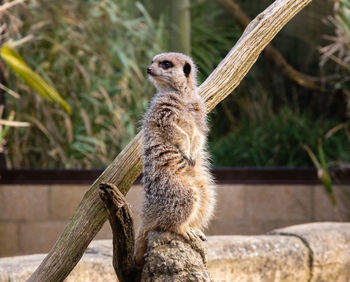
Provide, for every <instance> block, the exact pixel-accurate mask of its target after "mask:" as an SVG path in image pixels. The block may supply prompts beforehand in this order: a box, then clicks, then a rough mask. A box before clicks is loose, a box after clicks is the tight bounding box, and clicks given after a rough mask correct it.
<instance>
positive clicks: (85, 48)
mask: <svg viewBox="0 0 350 282" xmlns="http://www.w3.org/2000/svg"><path fill="white" fill-rule="evenodd" d="M6 23H7V34H8V38H3V39H2V40H3V41H5V40H8V39H9V38H14V39H16V38H23V37H24V36H26V35H28V34H31V35H32V36H33V38H34V39H32V40H31V41H29V42H27V43H26V44H23V45H21V48H20V50H19V51H20V53H21V54H23V57H24V60H25V61H26V62H27V63H28V65H29V66H30V67H32V68H33V69H34V70H35V71H36V72H37V73H39V74H40V75H41V76H42V77H43V78H44V79H45V80H46V81H48V82H49V83H50V84H52V85H55V87H56V89H57V90H58V92H59V93H61V95H62V97H63V98H64V99H65V100H66V101H68V103H69V105H70V106H71V111H72V115H71V116H69V115H67V114H66V113H65V112H64V111H62V110H61V109H60V108H58V107H56V106H53V105H51V104H49V103H47V102H46V101H44V100H42V99H41V98H40V97H37V96H35V95H27V94H31V92H32V91H31V89H29V88H28V87H26V86H25V85H23V84H21V83H20V82H19V81H18V80H17V79H16V77H15V76H13V75H11V74H10V73H8V74H7V76H6V77H7V82H8V86H9V88H11V89H13V90H15V91H16V92H18V93H20V94H21V96H23V97H22V98H21V99H20V101H16V100H14V99H8V101H7V107H8V108H11V109H15V110H16V112H17V113H18V114H17V116H18V118H20V119H21V120H26V121H29V122H31V124H32V125H33V126H32V127H31V128H30V129H19V130H16V131H13V132H12V133H11V134H10V136H9V142H8V143H7V160H8V165H9V167H44V168H45V167H67V168H69V167H76V168H78V167H101V166H105V165H107V164H108V163H109V162H111V160H112V159H113V158H114V157H115V156H116V155H117V153H118V152H119V151H120V150H121V149H122V148H123V147H124V146H125V145H126V144H127V143H128V142H129V140H130V139H131V138H132V137H133V136H134V135H135V132H136V130H137V128H138V121H139V120H140V118H141V116H142V113H143V112H144V111H145V109H146V107H147V104H148V100H149V98H150V96H151V95H152V94H153V91H154V90H153V88H152V86H151V84H150V83H148V82H147V77H146V75H145V71H144V69H145V67H146V65H147V64H148V63H149V62H150V60H151V58H152V57H153V55H154V54H155V53H158V52H161V51H162V50H163V49H162V44H163V42H162V38H163V36H162V34H163V31H164V28H163V23H162V21H161V20H160V21H159V22H154V21H153V20H152V18H151V17H150V16H149V15H148V13H147V11H146V10H145V9H144V7H143V6H142V5H141V4H140V3H138V2H136V3H135V2H131V1H125V0H124V1H113V0H106V1H97V0H96V1H74V2H71V1H50V2H47V1H30V2H28V3H26V4H25V5H23V6H17V7H16V8H12V10H11V16H8V17H7V18H6ZM23 94H26V95H23ZM24 97H25V98H24ZM18 152H21V153H20V154H19V153H18Z"/></svg>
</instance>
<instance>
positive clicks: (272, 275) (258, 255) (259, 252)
mask: <svg viewBox="0 0 350 282" xmlns="http://www.w3.org/2000/svg"><path fill="white" fill-rule="evenodd" d="M208 258H209V262H208V269H209V271H210V274H211V275H212V277H213V279H214V281H232V282H233V281H253V282H254V281H266V282H270V281H291V282H292V281H293V282H295V281H308V278H309V275H310V272H309V267H308V250H307V248H306V247H305V246H304V245H303V243H302V242H301V241H300V240H299V239H298V238H293V237H287V236H211V237H209V239H208Z"/></svg>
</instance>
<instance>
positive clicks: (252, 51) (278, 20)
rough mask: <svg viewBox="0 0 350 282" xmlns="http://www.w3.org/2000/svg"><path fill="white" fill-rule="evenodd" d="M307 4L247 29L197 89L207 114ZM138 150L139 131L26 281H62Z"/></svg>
mask: <svg viewBox="0 0 350 282" xmlns="http://www.w3.org/2000/svg"><path fill="white" fill-rule="evenodd" d="M310 2H311V0H277V1H275V2H274V3H272V4H271V5H270V6H269V7H268V8H267V9H266V10H265V11H264V12H262V13H261V14H260V15H258V16H257V17H256V18H255V19H254V20H253V21H252V22H251V23H250V24H249V25H248V26H247V28H246V30H245V32H244V33H243V35H242V37H241V38H240V40H239V41H238V42H237V43H236V45H235V46H234V47H233V48H232V49H231V51H230V52H229V53H228V55H227V56H226V57H225V58H224V59H223V60H222V62H221V63H220V64H219V65H218V67H217V68H216V69H215V70H214V71H213V72H212V74H211V75H210V76H209V77H208V78H207V79H206V80H205V81H204V83H203V84H202V85H201V86H200V87H199V93H200V95H201V96H202V97H203V98H204V100H205V104H206V107H207V109H208V112H210V111H211V110H212V109H213V108H214V107H215V106H216V105H217V104H218V103H219V102H220V101H222V100H223V99H225V98H226V97H227V96H228V95H229V94H230V93H231V92H232V91H233V90H234V89H235V88H236V87H237V86H238V85H239V83H240V82H241V80H242V79H243V77H244V76H245V75H246V74H247V72H248V71H249V69H250V68H251V67H252V65H253V64H254V63H255V61H256V60H257V58H258V56H259V54H260V53H261V51H262V50H263V49H264V47H265V46H266V45H267V44H268V43H269V42H270V41H271V40H272V39H273V38H274V37H275V35H276V34H277V33H278V32H279V31H280V30H281V28H282V27H283V26H284V25H285V24H286V23H287V22H288V21H289V20H290V19H292V18H293V17H294V16H295V15H296V14H297V13H298V12H299V11H300V10H301V9H303V8H304V7H305V6H306V5H307V4H309V3H310ZM141 148H142V132H140V133H139V134H137V135H136V137H135V138H134V139H133V140H132V141H131V142H130V143H129V145H128V146H127V147H125V149H124V150H123V151H122V152H121V153H120V154H119V155H118V156H117V157H116V159H115V160H114V161H113V162H112V163H111V164H110V165H109V166H108V167H107V168H106V170H105V171H104V172H103V173H102V175H101V176H100V177H99V178H98V179H97V180H96V181H95V183H94V184H93V185H92V186H91V188H90V189H89V191H88V192H87V193H86V194H85V196H84V198H83V200H82V201H81V203H80V205H79V207H78V209H77V210H76V212H75V214H74V215H73V217H72V219H71V220H70V222H69V223H68V225H67V226H66V228H65V229H64V231H63V233H62V234H61V236H60V238H59V239H58V240H57V242H56V244H55V245H54V246H53V248H52V249H51V250H50V252H49V253H48V255H47V256H46V257H45V259H44V260H43V262H42V263H41V264H40V266H39V267H38V268H37V270H36V271H35V272H34V273H33V275H32V276H31V278H30V279H29V281H62V280H64V279H65V278H66V277H67V276H68V274H69V273H70V272H71V271H72V269H73V268H74V266H75V265H76V264H77V263H78V261H79V260H80V258H81V256H82V255H83V253H84V251H85V249H86V248H87V246H88V244H89V243H90V241H91V240H92V239H93V238H94V236H95V235H96V233H97V232H98V231H99V229H100V228H101V227H102V225H103V223H104V222H105V221H106V219H107V210H106V208H105V207H104V205H103V202H102V201H101V199H100V197H99V195H98V187H99V183H101V182H102V181H104V182H109V183H114V184H116V185H117V187H118V188H119V189H120V191H121V192H122V193H123V194H124V195H125V194H126V193H127V191H128V189H129V187H130V186H131V184H132V183H133V182H134V181H135V179H136V178H137V176H138V175H139V174H140V172H141V167H142V159H141Z"/></svg>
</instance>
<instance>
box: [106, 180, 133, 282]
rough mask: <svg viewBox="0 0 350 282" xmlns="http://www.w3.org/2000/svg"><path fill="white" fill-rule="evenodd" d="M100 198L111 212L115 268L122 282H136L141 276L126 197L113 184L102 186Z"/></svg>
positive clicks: (110, 220)
mask: <svg viewBox="0 0 350 282" xmlns="http://www.w3.org/2000/svg"><path fill="white" fill-rule="evenodd" d="M100 197H101V199H102V201H103V202H104V204H105V206H106V208H107V210H108V211H109V217H108V219H109V223H110V224H111V228H112V232H113V267H114V270H115V273H116V274H117V276H118V281H120V282H130V281H135V279H136V277H138V276H139V274H138V272H137V269H136V265H135V260H134V244H135V236H134V226H133V222H134V221H133V216H132V212H131V210H130V208H129V205H128V204H127V202H126V200H125V198H124V195H123V194H122V193H121V192H120V191H119V189H118V188H117V186H115V185H114V184H111V183H101V184H100Z"/></svg>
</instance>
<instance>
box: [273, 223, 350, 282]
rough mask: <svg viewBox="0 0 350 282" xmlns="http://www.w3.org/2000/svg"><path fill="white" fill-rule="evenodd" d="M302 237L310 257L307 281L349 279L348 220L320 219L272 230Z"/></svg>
mask: <svg viewBox="0 0 350 282" xmlns="http://www.w3.org/2000/svg"><path fill="white" fill-rule="evenodd" d="M273 233H274V234H279V235H280V234H286V235H289V236H297V237H299V238H301V239H302V240H303V241H304V243H305V245H306V246H307V247H308V248H309V250H310V251H309V254H310V256H311V257H312V267H311V270H312V271H311V272H312V276H311V280H310V281H315V282H316V281H324V282H326V281H337V282H347V281H350V223H334V222H320V223H309V224H303V225H296V226H290V227H287V228H283V229H277V230H275V231H273Z"/></svg>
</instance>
